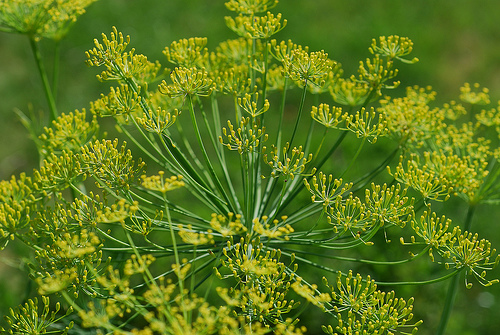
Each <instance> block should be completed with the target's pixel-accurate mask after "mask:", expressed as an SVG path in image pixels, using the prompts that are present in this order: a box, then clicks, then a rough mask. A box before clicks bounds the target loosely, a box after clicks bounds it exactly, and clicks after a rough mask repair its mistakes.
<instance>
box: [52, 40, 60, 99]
mask: <svg viewBox="0 0 500 335" xmlns="http://www.w3.org/2000/svg"><path fill="white" fill-rule="evenodd" d="M60 59H61V40H56V41H55V45H54V63H53V68H52V95H53V97H54V100H56V99H57V87H58V86H59V64H60Z"/></svg>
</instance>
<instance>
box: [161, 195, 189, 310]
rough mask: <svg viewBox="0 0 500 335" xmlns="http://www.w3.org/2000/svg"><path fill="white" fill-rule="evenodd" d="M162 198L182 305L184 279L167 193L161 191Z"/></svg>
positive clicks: (182, 303)
mask: <svg viewBox="0 0 500 335" xmlns="http://www.w3.org/2000/svg"><path fill="white" fill-rule="evenodd" d="M163 199H164V200H165V214H167V222H168V225H169V227H170V236H171V238H172V249H174V258H175V263H176V264H177V266H178V268H177V270H178V272H179V273H178V274H177V276H178V278H179V281H178V284H179V292H180V296H181V306H182V305H184V281H183V279H182V275H181V261H180V258H179V251H178V250H177V242H176V238H175V233H174V228H173V225H172V217H171V216H170V209H169V207H168V203H167V195H166V194H165V193H163ZM182 313H183V316H184V320H187V319H188V318H187V311H186V310H185V309H183V311H182Z"/></svg>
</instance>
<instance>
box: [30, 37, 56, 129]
mask: <svg viewBox="0 0 500 335" xmlns="http://www.w3.org/2000/svg"><path fill="white" fill-rule="evenodd" d="M29 41H30V46H31V51H32V52H33V56H34V57H35V63H36V65H37V68H38V73H39V74H40V77H41V79H42V84H43V90H44V92H45V98H46V99H47V103H48V104H49V109H50V121H51V122H52V121H54V120H55V119H57V116H58V115H59V114H58V113H57V107H56V102H55V99H54V95H53V93H52V89H51V88H50V84H49V78H48V77H47V71H46V70H45V65H44V64H43V60H42V54H41V52H40V49H39V48H38V43H37V41H36V40H35V37H33V36H30V37H29Z"/></svg>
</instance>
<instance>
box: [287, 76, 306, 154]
mask: <svg viewBox="0 0 500 335" xmlns="http://www.w3.org/2000/svg"><path fill="white" fill-rule="evenodd" d="M306 93H307V80H306V81H305V83H304V89H303V90H302V97H301V98H300V104H299V112H298V113H297V119H296V120H295V126H294V127H293V132H292V137H291V138H290V142H289V144H290V145H289V147H288V151H290V150H291V148H292V143H293V139H294V138H295V134H296V133H297V129H298V128H299V123H300V117H301V116H302V110H303V109H304V102H305V101H306Z"/></svg>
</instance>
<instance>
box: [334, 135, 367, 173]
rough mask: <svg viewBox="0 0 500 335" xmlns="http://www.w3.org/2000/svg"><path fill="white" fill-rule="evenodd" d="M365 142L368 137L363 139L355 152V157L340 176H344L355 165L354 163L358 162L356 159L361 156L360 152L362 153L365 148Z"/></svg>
mask: <svg viewBox="0 0 500 335" xmlns="http://www.w3.org/2000/svg"><path fill="white" fill-rule="evenodd" d="M365 142H366V138H363V140H362V141H361V143H360V145H359V147H358V150H357V151H356V153H355V154H354V157H353V158H352V159H351V162H350V163H349V166H347V168H346V169H345V170H344V172H342V174H341V175H340V178H342V177H343V176H344V175H345V174H346V173H347V171H349V170H350V169H351V168H352V167H353V165H354V163H355V162H356V160H357V159H358V157H359V154H360V153H361V150H362V149H363V146H364V144H365Z"/></svg>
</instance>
